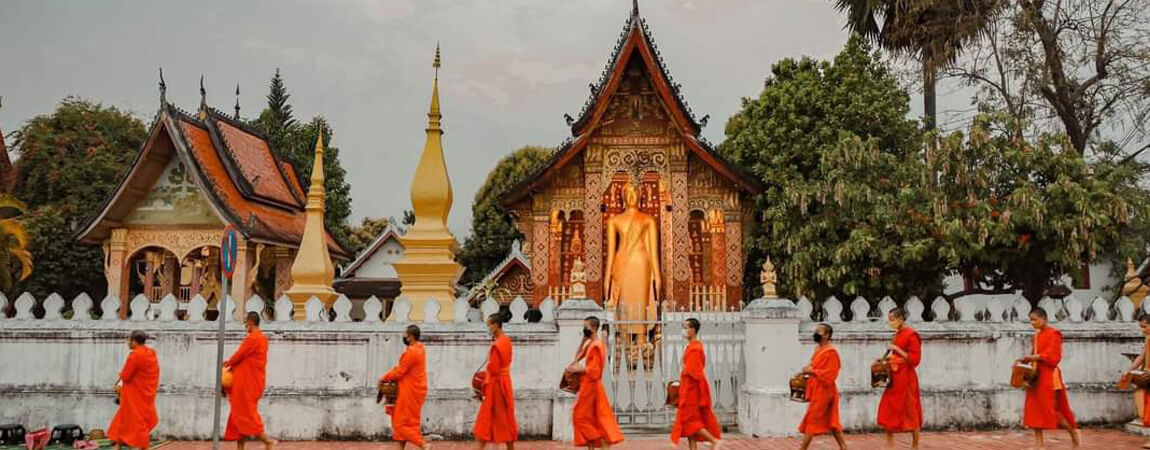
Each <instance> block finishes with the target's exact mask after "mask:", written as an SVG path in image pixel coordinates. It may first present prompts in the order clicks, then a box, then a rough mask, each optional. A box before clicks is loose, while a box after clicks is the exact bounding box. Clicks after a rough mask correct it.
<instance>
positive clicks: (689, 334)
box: [681, 328, 691, 339]
mask: <svg viewBox="0 0 1150 450" xmlns="http://www.w3.org/2000/svg"><path fill="white" fill-rule="evenodd" d="M681 331H682V333H683V339H690V338H691V333H688V332H687V329H686V328H684V329H682V330H681Z"/></svg>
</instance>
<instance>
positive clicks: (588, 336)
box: [583, 328, 592, 339]
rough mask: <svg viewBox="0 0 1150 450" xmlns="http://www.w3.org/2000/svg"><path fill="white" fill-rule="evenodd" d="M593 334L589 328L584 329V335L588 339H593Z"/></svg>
mask: <svg viewBox="0 0 1150 450" xmlns="http://www.w3.org/2000/svg"><path fill="white" fill-rule="evenodd" d="M591 334H592V333H591V330H588V329H586V328H584V329H583V337H585V338H587V339H591Z"/></svg>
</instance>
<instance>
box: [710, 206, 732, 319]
mask: <svg viewBox="0 0 1150 450" xmlns="http://www.w3.org/2000/svg"><path fill="white" fill-rule="evenodd" d="M707 219H708V221H709V222H710V228H711V261H710V263H711V283H710V285H709V286H707V288H708V289H713V290H714V292H715V293H716V294H718V293H719V292H720V291H727V245H726V241H727V239H726V224H725V223H724V221H723V212H722V211H719V210H715V211H711V212H710V213H709V214H708V218H707ZM727 294H728V295H729V293H727ZM711 306H718V307H720V308H722V309H726V307H727V305H725V304H724V305H711Z"/></svg>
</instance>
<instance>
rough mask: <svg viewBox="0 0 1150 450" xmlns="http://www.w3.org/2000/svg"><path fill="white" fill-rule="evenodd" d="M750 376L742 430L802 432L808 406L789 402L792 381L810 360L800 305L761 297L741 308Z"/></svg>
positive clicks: (742, 407) (741, 414) (751, 432)
mask: <svg viewBox="0 0 1150 450" xmlns="http://www.w3.org/2000/svg"><path fill="white" fill-rule="evenodd" d="M742 316H743V321H744V323H745V327H744V333H745V339H746V341H745V342H744V344H743V361H744V362H745V364H746V371H747V375H746V377H745V380H746V381H745V382H744V383H743V387H742V389H741V390H740V392H739V401H738V404H739V432H740V433H742V434H745V435H749V436H785V435H793V434H796V433H797V430H798V426H799V420H800V419H801V418H802V417H803V413H804V412H805V405H804V404H802V403H797V402H792V401H790V385H789V383H788V380H790V378H791V376H792V375H794V374H796V373H798V371H799V369H801V368H802V366H803V364H804V363H805V361H806V360H807V356H808V355H804V354H803V351H802V345H801V344H800V342H799V333H798V332H799V309H798V307H797V306H795V304H794V302H792V301H790V300H786V299H779V298H774V299H758V300H755V301H753V302H751V303H750V304H748V305H747V307H746V308H744V309H743V312H742Z"/></svg>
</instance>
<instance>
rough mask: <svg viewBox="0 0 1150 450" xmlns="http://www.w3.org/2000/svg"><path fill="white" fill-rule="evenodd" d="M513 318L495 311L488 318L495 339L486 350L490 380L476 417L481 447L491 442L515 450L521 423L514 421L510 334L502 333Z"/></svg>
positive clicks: (484, 388) (488, 325)
mask: <svg viewBox="0 0 1150 450" xmlns="http://www.w3.org/2000/svg"><path fill="white" fill-rule="evenodd" d="M509 319H510V317H508V316H505V315H503V314H499V313H495V314H492V315H491V316H490V317H488V318H487V330H488V331H490V332H491V336H492V337H493V338H495V340H494V342H492V343H491V350H489V351H488V353H487V381H486V383H484V385H483V404H481V405H479V416H478V417H476V418H475V439H476V440H477V441H479V449H480V450H483V448H484V447H486V446H487V444H488V443H493V444H506V445H507V449H508V450H515V441H516V440H518V439H519V424H518V423H517V422H516V421H515V390H514V389H513V388H512V387H511V337H510V336H508V335H507V333H504V332H503V324H504V323H505V322H507V321H508V320H509Z"/></svg>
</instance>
